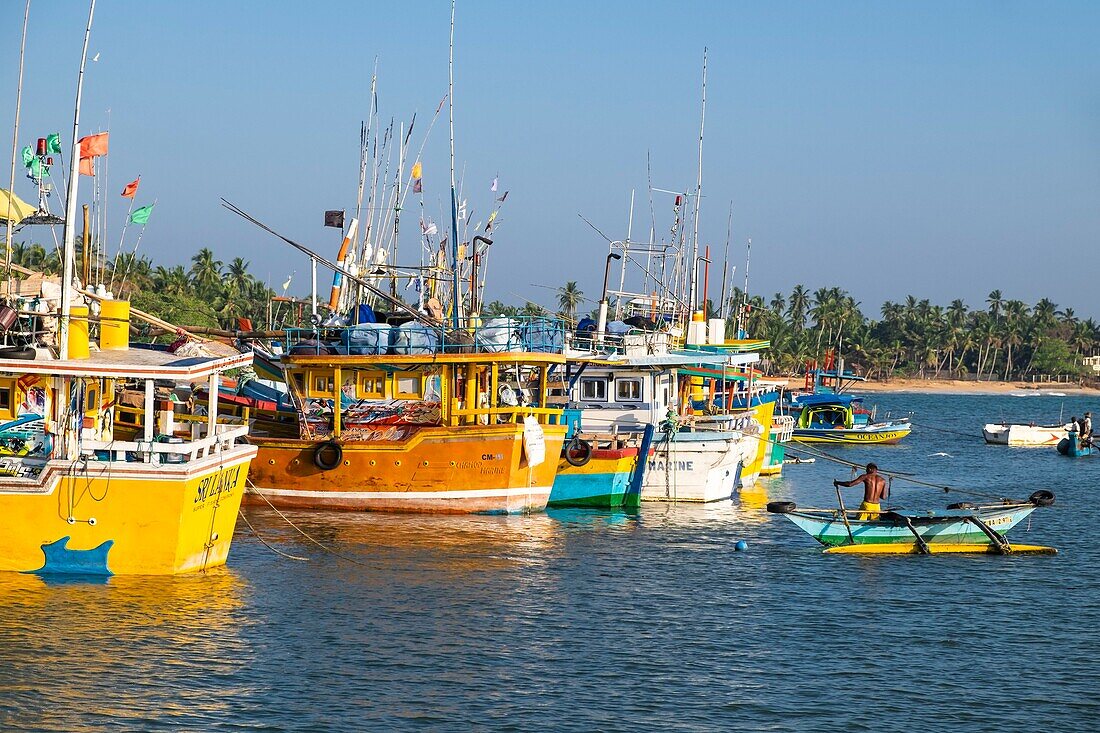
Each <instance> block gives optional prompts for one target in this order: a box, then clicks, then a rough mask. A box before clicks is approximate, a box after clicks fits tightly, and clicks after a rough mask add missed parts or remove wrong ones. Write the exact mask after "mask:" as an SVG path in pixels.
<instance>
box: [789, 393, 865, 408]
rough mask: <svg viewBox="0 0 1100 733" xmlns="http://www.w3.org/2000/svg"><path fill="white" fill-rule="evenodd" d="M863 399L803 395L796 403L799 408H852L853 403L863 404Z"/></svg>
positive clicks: (846, 396)
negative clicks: (833, 406)
mask: <svg viewBox="0 0 1100 733" xmlns="http://www.w3.org/2000/svg"><path fill="white" fill-rule="evenodd" d="M862 401H863V398H862V397H856V396H854V395H848V394H828V393H826V394H808V395H802V396H801V397H799V398H798V399H796V400H795V401H794V404H795V406H797V407H818V406H820V405H839V406H841V407H845V408H846V407H850V406H851V405H852V403H853V402H862Z"/></svg>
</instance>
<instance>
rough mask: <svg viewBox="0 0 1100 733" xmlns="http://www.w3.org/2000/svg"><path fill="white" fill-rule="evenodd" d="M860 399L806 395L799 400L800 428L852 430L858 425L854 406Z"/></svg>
mask: <svg viewBox="0 0 1100 733" xmlns="http://www.w3.org/2000/svg"><path fill="white" fill-rule="evenodd" d="M858 401H859V398H858V397H852V396H851V395H838V394H817V395H806V396H803V397H801V398H800V399H799V400H798V405H799V406H800V407H801V408H802V409H801V411H800V412H799V413H798V425H797V426H798V427H799V428H803V429H813V430H835V429H845V430H851V429H852V428H853V427H854V426H855V425H856V418H855V411H854V408H853V404H854V403H855V402H858Z"/></svg>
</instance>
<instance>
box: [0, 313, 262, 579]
mask: <svg viewBox="0 0 1100 733" xmlns="http://www.w3.org/2000/svg"><path fill="white" fill-rule="evenodd" d="M85 338H86V332H85ZM85 348H86V343H85ZM40 355H41V356H45V357H47V358H48V355H47V354H45V353H42V354H40ZM250 361H251V355H249V354H238V355H234V356H228V357H221V358H217V357H211V358H201V357H189V358H183V357H179V356H175V355H173V354H169V353H167V352H165V351H155V350H148V349H129V350H114V351H101V352H97V353H95V354H92V355H90V356H88V357H87V358H79V359H65V360H42V361H39V360H37V359H36V360H29V361H24V360H19V361H16V360H9V359H2V360H0V419H5V420H6V422H4V424H3V425H0V435H6V436H8V438H7V439H10V440H16V439H17V440H22V441H24V442H25V443H26V444H27V445H28V449H27V450H26V451H21V455H18V456H5V457H3V458H0V516H3V517H5V519H6V522H5V528H4V531H3V532H0V569H3V570H15V571H22V572H39V573H80V574H99V575H113V574H170V573H183V572H188V571H195V570H203V569H206V568H209V567H213V566H216V565H221V564H223V563H225V559H226V556H227V555H228V554H229V547H230V543H231V541H232V538H233V529H234V527H235V525H236V520H237V510H238V507H239V506H240V501H241V496H242V494H243V491H244V486H245V477H246V475H247V472H248V463H249V461H250V459H251V458H252V456H253V455H254V454H255V452H256V449H255V448H253V447H251V446H248V445H243V444H238V443H237V440H238V439H240V438H243V436H244V435H245V433H246V432H247V427H246V426H244V425H228V424H224V423H221V422H217V421H216V420H215V418H214V417H198V416H195V415H188V414H179V413H177V411H176V410H177V409H178V408H181V407H183V405H182V404H180V405H177V403H175V402H174V401H173V399H172V395H171V391H170V390H169V389H168V388H167V387H166V386H165V385H167V384H175V383H192V382H196V381H199V380H210V382H211V383H215V384H216V380H217V379H218V375H219V374H220V373H221V372H223V371H225V370H227V369H233V368H238V367H243V366H247V365H248V363H249V362H250ZM123 413H129V415H128V416H124V415H123ZM216 414H217V410H216V409H215V410H212V411H211V412H210V415H216ZM35 418H40V419H35ZM116 419H118V420H119V423H118V424H117V425H116ZM127 422H129V423H130V424H131V425H133V426H134V427H131V428H127V427H126V423H127Z"/></svg>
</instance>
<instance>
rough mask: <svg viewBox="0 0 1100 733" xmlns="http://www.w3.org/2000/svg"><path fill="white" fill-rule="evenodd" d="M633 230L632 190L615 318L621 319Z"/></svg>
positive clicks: (631, 191) (631, 190)
mask: <svg viewBox="0 0 1100 733" xmlns="http://www.w3.org/2000/svg"><path fill="white" fill-rule="evenodd" d="M633 229H634V189H633V188H632V189H630V214H629V215H628V216H627V219H626V242H624V243H623V262H622V269H621V270H619V295H618V297H617V298H616V299H615V318H618V319H622V317H623V295H622V293H623V289H624V288H625V287H626V261H627V260H628V259H630V233H631V231H632V230H633Z"/></svg>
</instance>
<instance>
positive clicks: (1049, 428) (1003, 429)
mask: <svg viewBox="0 0 1100 733" xmlns="http://www.w3.org/2000/svg"><path fill="white" fill-rule="evenodd" d="M1068 429H1069V424H1068V423H1067V424H1066V425H1045V426H1044V425H998V424H995V423H990V424H988V425H986V426H985V427H984V428H982V435H983V436H984V437H985V442H987V443H994V444H996V445H1012V446H1022V447H1033V448H1038V447H1043V446H1051V445H1058V441H1059V440H1061V439H1062V438H1064V437H1066V430H1068Z"/></svg>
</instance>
